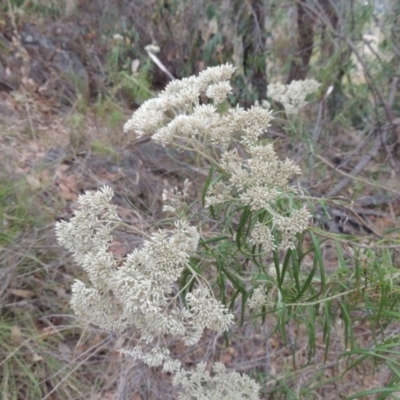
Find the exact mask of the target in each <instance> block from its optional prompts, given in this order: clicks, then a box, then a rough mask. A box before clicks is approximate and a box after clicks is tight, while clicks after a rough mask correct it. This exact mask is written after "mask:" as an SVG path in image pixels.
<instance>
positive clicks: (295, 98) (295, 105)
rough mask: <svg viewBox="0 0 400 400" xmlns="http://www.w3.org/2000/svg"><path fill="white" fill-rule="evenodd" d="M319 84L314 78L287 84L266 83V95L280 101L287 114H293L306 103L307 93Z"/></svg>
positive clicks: (315, 88) (312, 91)
mask: <svg viewBox="0 0 400 400" xmlns="http://www.w3.org/2000/svg"><path fill="white" fill-rule="evenodd" d="M319 86H320V84H319V83H318V82H317V81H315V80H314V79H305V80H303V81H292V82H291V83H290V84H289V85H282V83H274V84H271V85H268V96H269V97H271V99H273V100H275V101H277V102H279V103H281V104H282V105H283V107H284V109H285V112H286V113H287V114H295V113H297V112H298V110H299V108H301V107H304V106H305V105H306V104H307V103H306V97H307V95H309V94H311V93H314V92H315V91H316V90H317V89H318V88H319Z"/></svg>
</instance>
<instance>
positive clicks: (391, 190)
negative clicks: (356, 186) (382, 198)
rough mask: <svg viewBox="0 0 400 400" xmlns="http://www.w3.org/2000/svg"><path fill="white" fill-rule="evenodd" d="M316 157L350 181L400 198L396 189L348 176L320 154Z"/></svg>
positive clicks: (399, 193) (399, 192)
mask: <svg viewBox="0 0 400 400" xmlns="http://www.w3.org/2000/svg"><path fill="white" fill-rule="evenodd" d="M315 157H317V158H318V159H320V160H321V161H322V162H323V163H324V164H326V165H328V166H329V167H331V168H332V169H334V170H335V171H337V172H339V173H340V174H342V175H344V176H347V177H348V178H349V179H354V180H356V181H359V182H363V183H365V184H366V185H370V186H374V187H378V188H381V189H384V190H386V191H388V192H391V193H393V194H395V195H396V196H397V197H398V198H400V191H398V190H395V189H393V188H390V187H388V186H385V185H381V184H379V183H376V182H373V181H370V180H368V179H365V178H358V177H356V176H354V175H350V174H348V173H347V172H344V171H342V170H340V169H338V168H336V167H335V166H334V165H333V164H332V163H331V162H329V161H328V160H326V159H325V158H324V157H322V156H320V155H318V154H316V155H315Z"/></svg>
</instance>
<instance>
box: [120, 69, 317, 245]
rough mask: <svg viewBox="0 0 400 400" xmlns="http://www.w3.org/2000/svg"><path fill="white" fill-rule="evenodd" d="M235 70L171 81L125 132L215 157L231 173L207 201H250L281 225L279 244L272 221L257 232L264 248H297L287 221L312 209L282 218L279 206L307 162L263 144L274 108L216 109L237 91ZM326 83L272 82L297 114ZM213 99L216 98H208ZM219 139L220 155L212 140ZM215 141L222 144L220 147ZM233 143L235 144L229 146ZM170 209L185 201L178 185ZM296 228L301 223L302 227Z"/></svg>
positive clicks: (274, 93) (169, 197)
mask: <svg viewBox="0 0 400 400" xmlns="http://www.w3.org/2000/svg"><path fill="white" fill-rule="evenodd" d="M234 70H235V68H234V67H233V66H231V65H228V64H226V65H221V66H218V67H212V68H208V69H206V70H205V71H203V72H201V73H200V74H199V76H198V77H196V76H191V77H189V78H185V79H182V80H174V81H172V82H171V83H170V84H169V85H168V86H167V87H166V89H165V90H164V91H163V92H161V94H160V95H159V96H158V97H157V98H155V99H151V100H148V101H146V102H145V103H144V104H143V105H142V106H141V107H140V108H139V109H138V110H137V111H136V112H135V113H134V114H133V116H132V118H131V119H130V120H129V121H128V122H127V123H126V124H125V128H124V129H125V131H130V130H134V131H135V132H136V134H137V135H138V136H142V135H152V138H153V140H155V141H156V142H158V143H161V144H163V145H166V144H174V145H176V146H178V147H181V148H184V149H188V148H190V149H194V150H196V151H198V152H199V154H201V155H202V156H208V155H210V154H212V156H209V157H208V158H209V159H211V160H212V161H213V163H214V164H216V165H217V166H218V168H219V170H220V171H221V170H223V171H224V172H225V176H220V178H219V179H217V180H216V181H214V182H213V183H212V184H211V185H210V186H209V188H208V191H207V196H206V197H205V202H206V206H207V207H210V206H217V205H222V204H225V203H233V204H235V203H236V204H239V205H245V206H250V209H251V210H252V211H259V210H267V211H268V212H269V213H270V215H271V218H272V220H270V221H269V222H272V225H273V227H274V228H275V229H276V230H280V235H279V236H280V237H279V240H280V244H279V246H276V245H275V243H274V239H273V236H274V235H273V234H272V232H271V229H272V228H271V227H268V226H267V225H266V224H264V225H263V224H261V223H260V224H257V225H256V226H255V227H254V230H253V232H252V233H251V239H250V243H252V244H254V245H262V246H263V250H264V251H265V252H269V251H271V250H275V249H276V248H279V249H282V250H287V249H289V248H293V246H294V239H295V235H296V234H297V233H299V232H301V229H300V228H299V227H297V228H295V227H292V228H291V229H287V228H286V227H285V226H284V224H283V221H289V222H296V223H297V222H299V221H298V220H299V218H300V217H301V216H303V219H302V220H301V221H300V222H302V223H301V224H300V226H301V227H303V230H304V229H305V228H306V227H307V224H305V223H304V221H305V220H308V219H309V218H310V217H309V214H307V215H306V211H302V212H301V213H300V215H298V214H297V211H294V212H293V214H292V215H291V216H287V212H286V213H285V215H284V216H281V215H280V214H279V213H278V212H277V211H276V209H275V205H276V203H277V202H278V201H279V200H280V199H283V198H286V197H287V196H288V195H289V194H290V193H293V192H294V189H293V187H291V186H290V185H289V181H290V179H291V178H292V177H293V176H296V175H299V174H300V173H301V171H300V168H299V167H298V166H296V165H294V164H293V163H292V161H290V160H289V159H286V160H283V161H282V160H280V159H279V158H278V157H277V155H276V153H275V151H274V149H273V146H272V144H266V145H263V144H261V143H260V137H261V136H262V135H263V134H264V133H265V132H266V130H267V128H268V126H269V124H270V122H271V120H272V111H271V110H270V109H268V108H265V107H263V106H260V105H255V106H253V107H251V108H250V109H248V110H244V109H243V108H240V107H236V108H234V109H229V110H228V111H227V112H225V113H220V112H219V111H218V110H217V108H216V107H215V105H216V104H218V103H220V102H221V101H223V100H224V99H225V98H226V96H227V94H228V93H229V92H230V90H231V86H230V84H229V79H230V77H231V75H232V74H233V72H234ZM318 86H319V84H318V83H317V82H315V81H313V80H308V81H304V82H303V81H302V82H300V81H298V82H296V81H295V82H292V83H291V84H290V85H288V86H284V85H281V84H276V85H271V86H270V89H269V90H270V95H271V97H273V98H274V99H276V100H277V101H281V102H282V103H283V104H284V106H285V108H286V110H287V112H295V111H296V110H297V109H298V108H299V107H301V106H303V105H304V104H305V97H306V95H307V94H308V93H311V92H314V91H315V90H316V89H317V88H318ZM204 98H208V99H211V100H212V103H213V104H201V101H200V100H201V99H204ZM236 138H239V142H240V143H239V144H240V146H241V147H242V149H243V150H244V152H245V153H246V154H245V155H244V154H243V152H241V153H240V154H239V152H238V149H237V147H234V146H230V145H231V144H232V142H233V141H234V140H235V139H236ZM209 145H219V146H220V148H221V149H222V152H221V153H220V154H218V153H217V151H216V149H215V148H214V149H213V150H212V151H211V152H210V151H208V149H207V146H209ZM214 147H215V146H214ZM229 147H233V149H229ZM164 200H165V203H166V204H165V206H164V209H165V210H166V211H176V210H177V208H179V206H181V205H182V194H179V193H178V192H176V193H174V192H173V191H169V192H165V193H164ZM296 226H297V225H296Z"/></svg>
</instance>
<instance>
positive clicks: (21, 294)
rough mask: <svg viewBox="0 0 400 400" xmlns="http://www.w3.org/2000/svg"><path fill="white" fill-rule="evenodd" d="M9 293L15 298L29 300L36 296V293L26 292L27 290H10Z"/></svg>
mask: <svg viewBox="0 0 400 400" xmlns="http://www.w3.org/2000/svg"><path fill="white" fill-rule="evenodd" d="M8 292H9V293H10V294H13V295H14V296H17V297H22V298H23V299H28V298H29V297H32V296H34V295H35V293H34V292H32V291H31V290H25V289H10V290H9V291H8Z"/></svg>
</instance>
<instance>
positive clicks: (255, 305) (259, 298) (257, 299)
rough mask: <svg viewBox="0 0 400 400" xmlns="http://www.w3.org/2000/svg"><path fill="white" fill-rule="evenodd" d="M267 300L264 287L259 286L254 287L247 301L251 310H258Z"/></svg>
mask: <svg viewBox="0 0 400 400" xmlns="http://www.w3.org/2000/svg"><path fill="white" fill-rule="evenodd" d="M267 301H268V299H267V296H266V295H265V293H264V289H263V288H262V287H257V288H255V289H254V291H253V294H252V295H251V297H250V299H249V301H248V302H247V306H248V307H249V308H250V310H257V309H260V308H261V307H263V306H265V305H266V304H267Z"/></svg>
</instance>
